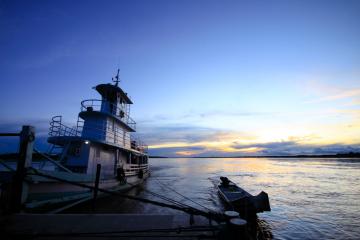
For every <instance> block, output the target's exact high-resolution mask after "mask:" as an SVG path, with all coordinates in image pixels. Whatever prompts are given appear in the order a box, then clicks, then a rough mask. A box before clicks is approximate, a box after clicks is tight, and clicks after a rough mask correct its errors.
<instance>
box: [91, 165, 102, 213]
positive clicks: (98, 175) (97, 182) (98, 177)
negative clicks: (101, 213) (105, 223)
mask: <svg viewBox="0 0 360 240" xmlns="http://www.w3.org/2000/svg"><path fill="white" fill-rule="evenodd" d="M100 171H101V164H97V165H96V176H95V188H94V195H93V202H92V208H93V210H95V202H96V197H97V194H98V190H99V181H100Z"/></svg>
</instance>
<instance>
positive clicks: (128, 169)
mask: <svg viewBox="0 0 360 240" xmlns="http://www.w3.org/2000/svg"><path fill="white" fill-rule="evenodd" d="M140 170H143V171H146V170H148V164H140V165H139V164H128V165H127V167H126V168H125V169H124V171H125V174H126V175H129V174H133V173H137V172H138V171H140Z"/></svg>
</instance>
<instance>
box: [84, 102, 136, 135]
mask: <svg viewBox="0 0 360 240" xmlns="http://www.w3.org/2000/svg"><path fill="white" fill-rule="evenodd" d="M81 111H82V112H86V111H97V112H105V113H109V114H112V115H114V116H115V117H117V118H118V119H120V120H121V121H122V122H123V123H125V124H126V125H128V126H129V127H130V128H132V129H134V130H136V122H135V121H134V120H133V119H132V118H131V117H130V116H129V114H128V112H127V110H126V109H125V107H119V106H117V105H115V104H113V103H111V102H109V101H104V100H98V99H87V100H84V101H82V102H81Z"/></svg>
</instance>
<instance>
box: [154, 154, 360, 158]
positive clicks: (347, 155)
mask: <svg viewBox="0 0 360 240" xmlns="http://www.w3.org/2000/svg"><path fill="white" fill-rule="evenodd" d="M149 158H360V153H338V154H324V155H267V156H263V155H260V156H232V157H229V156H223V157H221V156H220V157H219V156H205V157H196V156H195V157H186V156H182V157H165V156H149Z"/></svg>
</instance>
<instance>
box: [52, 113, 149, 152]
mask: <svg viewBox="0 0 360 240" xmlns="http://www.w3.org/2000/svg"><path fill="white" fill-rule="evenodd" d="M49 135H50V136H51V137H64V136H71V137H84V138H89V140H91V139H93V140H94V139H95V140H99V141H103V142H105V143H109V144H115V145H117V146H119V147H122V148H126V149H133V150H136V151H139V152H143V153H147V152H148V146H147V145H146V144H145V143H144V142H142V141H141V140H140V139H139V137H137V136H133V135H130V133H129V132H126V131H124V130H123V129H122V128H119V127H114V126H112V125H109V124H107V123H106V122H104V123H102V124H95V123H91V124H84V121H82V120H80V118H79V120H78V122H77V126H76V127H73V128H70V127H68V126H65V125H64V124H63V123H62V117H61V116H55V117H53V118H52V121H51V122H50V131H49Z"/></svg>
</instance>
